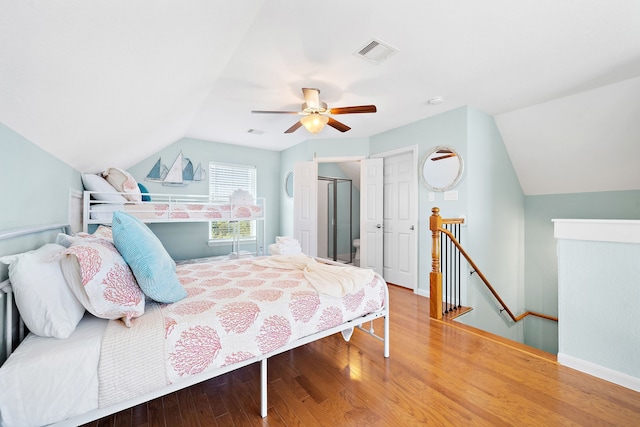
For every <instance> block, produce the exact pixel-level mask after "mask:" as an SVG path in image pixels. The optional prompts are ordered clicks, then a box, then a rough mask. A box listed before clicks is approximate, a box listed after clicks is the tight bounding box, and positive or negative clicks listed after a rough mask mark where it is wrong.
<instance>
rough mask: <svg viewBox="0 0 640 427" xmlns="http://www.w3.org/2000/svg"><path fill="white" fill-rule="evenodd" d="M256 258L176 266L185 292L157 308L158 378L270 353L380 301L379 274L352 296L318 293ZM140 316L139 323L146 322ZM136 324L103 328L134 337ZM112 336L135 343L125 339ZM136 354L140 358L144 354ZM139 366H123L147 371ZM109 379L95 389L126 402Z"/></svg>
mask: <svg viewBox="0 0 640 427" xmlns="http://www.w3.org/2000/svg"><path fill="white" fill-rule="evenodd" d="M255 259H260V258H253V259H240V260H232V261H210V260H206V259H203V260H195V261H189V262H182V263H178V265H177V274H178V277H179V279H180V282H181V283H182V284H183V286H184V287H185V289H186V290H187V293H188V297H187V298H185V299H184V300H182V301H179V302H177V303H174V304H167V305H160V306H159V308H158V310H160V312H161V316H159V317H161V319H162V321H163V323H164V334H163V335H164V343H163V344H162V347H163V348H164V356H165V358H164V361H165V366H164V370H165V371H164V375H162V374H160V375H161V376H162V377H164V378H165V379H166V382H167V383H168V384H170V383H175V382H178V381H180V380H181V379H184V378H186V377H189V376H192V375H197V374H200V373H203V372H205V371H208V370H215V369H217V368H220V367H223V366H226V365H231V364H234V363H238V362H241V361H244V360H247V359H251V358H254V357H256V356H260V355H263V354H266V353H269V352H271V351H274V350H277V349H278V348H280V347H282V346H284V345H286V344H288V343H290V342H292V341H295V340H297V339H299V338H302V337H305V336H308V335H311V334H313V333H315V332H318V331H322V330H325V329H328V328H331V327H334V326H337V325H340V324H342V323H344V322H346V321H349V320H353V319H355V318H357V317H361V316H363V315H366V314H369V313H373V312H376V311H379V310H380V309H382V308H383V307H384V306H385V305H386V301H385V287H386V284H385V282H384V280H383V279H381V278H380V277H379V276H377V275H375V276H374V278H373V280H372V281H371V282H370V283H368V284H367V285H366V286H364V288H363V289H361V290H359V291H358V292H357V293H355V294H349V295H346V296H344V297H342V298H336V297H330V296H326V295H319V294H318V293H317V292H316V290H315V289H314V288H313V287H312V286H311V285H310V284H309V282H307V280H306V279H305V278H304V276H303V272H302V271H297V270H284V269H277V268H269V267H262V266H259V265H256V264H254V262H253V261H254V260H255ZM336 268H337V269H339V268H341V267H340V266H336ZM150 317H151V316H150ZM156 317H158V316H156ZM144 318H145V316H142V317H141V318H140V319H139V320H140V321H142V322H144V321H145V319H144ZM136 320H138V319H136ZM110 323H116V322H110ZM110 326H112V325H110ZM135 326H136V325H135V324H134V327H133V328H124V327H117V326H114V327H112V328H108V330H112V329H113V331H114V332H116V333H117V334H125V335H127V334H132V333H133V334H135V331H132V330H133V329H136V328H135ZM114 328H115V329H114ZM111 340H112V341H113V342H114V343H115V342H118V341H120V342H122V341H135V339H131V338H129V339H126V337H123V336H121V337H118V336H113V337H112V338H111ZM104 347H105V344H104V342H103V349H104ZM148 347H151V346H148ZM136 351H142V350H136ZM137 359H138V360H142V361H144V360H145V357H138V358H137ZM101 365H102V362H101ZM140 365H141V366H140V367H131V366H128V367H127V369H134V370H135V369H152V367H150V366H145V363H141V364H140ZM112 369H113V370H114V371H116V372H120V377H125V378H126V377H127V375H126V374H124V375H123V374H122V373H123V371H122V369H125V368H124V367H120V368H117V367H113V368H112ZM119 369H120V370H119ZM118 370H119V371H118ZM108 376H109V373H104V372H103V373H102V375H101V378H100V381H101V382H103V381H104V382H105V383H103V384H101V389H104V390H119V391H120V392H119V396H118V398H117V400H125V396H123V394H126V393H123V390H125V389H126V387H123V386H122V385H118V384H115V383H112V384H111V385H109V386H106V382H108V381H112V380H111V379H110V378H108ZM138 385H140V384H138ZM150 387H152V386H151V385H150ZM153 387H156V386H155V385H154V386H153ZM126 397H128V398H130V397H132V396H126ZM106 402H109V403H114V402H113V398H112V397H110V398H108V397H106V396H103V395H101V403H100V406H104V404H105V403H106Z"/></svg>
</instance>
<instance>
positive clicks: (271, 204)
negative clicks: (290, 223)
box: [128, 138, 284, 259]
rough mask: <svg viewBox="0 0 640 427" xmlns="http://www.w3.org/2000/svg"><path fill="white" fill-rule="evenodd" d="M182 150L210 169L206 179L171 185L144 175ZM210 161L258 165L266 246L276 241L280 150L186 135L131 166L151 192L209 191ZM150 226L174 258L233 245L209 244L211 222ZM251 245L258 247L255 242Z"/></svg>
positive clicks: (219, 251) (221, 250)
mask: <svg viewBox="0 0 640 427" xmlns="http://www.w3.org/2000/svg"><path fill="white" fill-rule="evenodd" d="M180 151H182V153H183V154H184V156H185V157H188V158H189V159H190V160H191V162H192V163H193V166H194V168H195V167H196V166H197V165H198V163H200V164H201V165H202V167H203V168H205V170H207V180H205V181H202V182H199V183H192V184H189V185H187V186H185V187H168V186H163V185H162V184H160V183H156V182H150V181H145V177H146V176H147V174H148V173H149V171H150V170H151V168H152V167H153V165H154V164H155V162H156V161H157V160H158V158H162V163H163V164H167V165H168V166H170V165H171V164H172V163H173V161H174V159H175V158H176V156H178V154H179V153H180ZM209 161H216V162H223V163H233V164H240V165H251V166H255V167H256V174H257V184H258V188H257V193H258V194H257V195H256V197H264V198H265V199H266V206H267V209H266V221H265V223H266V224H265V225H266V240H267V241H266V246H268V245H269V244H270V243H273V242H274V241H275V236H276V235H277V234H278V232H279V228H280V198H281V197H283V196H284V187H283V186H281V185H280V184H281V182H284V178H282V181H281V180H280V171H281V169H282V168H281V166H280V153H279V152H276V151H269V150H261V149H257V148H249V147H242V146H237V145H230V144H222V143H217V142H210V141H203V140H198V139H192V138H183V139H181V140H179V141H177V142H175V143H173V144H172V145H170V146H169V147H167V148H165V149H163V150H161V151H159V152H157V153H155V154H154V155H152V156H150V157H148V158H147V159H145V160H143V161H141V162H140V163H138V164H136V165H134V166H132V167H131V168H129V169H128V171H129V173H131V174H132V175H133V177H134V178H135V179H136V180H137V181H139V182H141V183H142V184H143V185H144V186H145V187H147V189H148V190H149V192H150V193H171V194H193V195H207V194H209V181H208V176H209V175H208V168H209ZM150 228H151V229H153V231H154V233H156V234H157V235H158V237H159V238H160V240H161V241H162V242H163V244H164V245H165V247H166V248H167V251H168V252H169V253H170V254H171V256H172V257H174V258H175V259H187V258H197V257H204V256H213V255H223V254H228V253H229V252H230V250H231V247H230V246H223V247H209V245H208V244H207V241H208V237H209V234H208V232H209V230H208V223H206V222H202V223H182V224H151V225H150ZM251 248H255V247H254V246H252V247H251ZM251 248H249V247H247V248H246V249H251Z"/></svg>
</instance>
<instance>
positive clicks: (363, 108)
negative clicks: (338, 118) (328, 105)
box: [329, 105, 378, 114]
mask: <svg viewBox="0 0 640 427" xmlns="http://www.w3.org/2000/svg"><path fill="white" fill-rule="evenodd" d="M376 111H378V110H377V108H376V106H375V105H359V106H354V107H339V108H332V109H331V110H329V114H355V113H375V112H376Z"/></svg>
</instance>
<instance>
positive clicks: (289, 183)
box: [284, 171, 293, 197]
mask: <svg viewBox="0 0 640 427" xmlns="http://www.w3.org/2000/svg"><path fill="white" fill-rule="evenodd" d="M284 192H285V193H287V196H289V197H293V171H291V172H289V173H288V174H287V177H286V178H285V179H284Z"/></svg>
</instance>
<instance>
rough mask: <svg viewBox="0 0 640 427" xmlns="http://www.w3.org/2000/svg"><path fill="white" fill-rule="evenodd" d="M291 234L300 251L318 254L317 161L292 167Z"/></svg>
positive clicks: (310, 254)
mask: <svg viewBox="0 0 640 427" xmlns="http://www.w3.org/2000/svg"><path fill="white" fill-rule="evenodd" d="M293 177H294V179H293V236H294V237H295V238H296V239H298V241H299V242H300V246H301V247H302V252H304V253H305V254H307V255H308V256H312V257H315V256H317V254H318V206H317V205H318V200H317V199H318V184H317V183H316V181H317V179H318V163H316V162H298V163H296V164H295V165H294V168H293Z"/></svg>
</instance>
